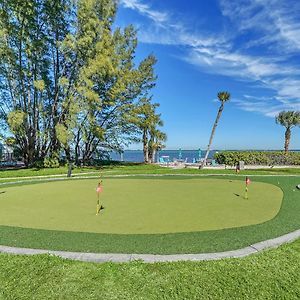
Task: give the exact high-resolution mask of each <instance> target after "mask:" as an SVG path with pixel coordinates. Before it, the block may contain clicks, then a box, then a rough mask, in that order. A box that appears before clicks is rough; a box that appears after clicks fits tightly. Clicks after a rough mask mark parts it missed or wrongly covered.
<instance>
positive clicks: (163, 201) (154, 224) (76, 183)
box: [0, 178, 283, 234]
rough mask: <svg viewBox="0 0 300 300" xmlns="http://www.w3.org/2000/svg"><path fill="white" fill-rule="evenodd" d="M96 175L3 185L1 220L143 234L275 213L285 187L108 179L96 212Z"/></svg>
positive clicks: (252, 220) (246, 221) (239, 222)
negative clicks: (245, 189)
mask: <svg viewBox="0 0 300 300" xmlns="http://www.w3.org/2000/svg"><path fill="white" fill-rule="evenodd" d="M96 186H97V180H96V179H93V180H92V179H86V180H72V181H55V182H48V183H40V184H31V185H24V186H15V187H6V188H2V192H1V194H0V225H8V226H18V227H26V228H39V229H50V230H64V231H80V232H96V233H118V234H141V233H173V232H192V231H204V230H217V229H223V228H231V227H241V226H246V225H253V224H258V223H262V222H265V221H267V220H270V219H272V218H273V217H275V215H276V214H277V213H278V211H279V210H280V206H281V201H282V198H283V193H282V191H281V189H280V188H278V187H276V186H275V185H272V184H267V183H262V182H252V183H251V185H250V187H249V199H244V188H245V186H244V182H243V181H238V180H225V179H206V178H205V179H199V178H198V179H195V178H193V179H105V180H104V191H103V193H102V194H101V204H102V205H103V206H104V209H103V210H101V212H100V214H99V215H98V216H96Z"/></svg>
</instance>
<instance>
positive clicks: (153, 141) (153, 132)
mask: <svg viewBox="0 0 300 300" xmlns="http://www.w3.org/2000/svg"><path fill="white" fill-rule="evenodd" d="M157 125H159V126H163V122H162V121H161V122H160V123H159V124H157ZM166 140H167V135H166V134H165V133H164V132H162V131H160V130H159V129H157V128H156V126H154V127H152V128H151V129H150V140H149V147H148V148H149V161H150V162H152V163H155V156H156V152H157V151H159V150H161V149H163V148H164V147H165V145H164V142H165V141H166Z"/></svg>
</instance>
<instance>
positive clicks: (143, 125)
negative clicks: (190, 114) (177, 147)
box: [134, 98, 166, 163]
mask: <svg viewBox="0 0 300 300" xmlns="http://www.w3.org/2000/svg"><path fill="white" fill-rule="evenodd" d="M158 106H159V104H158V103H151V98H142V99H141V100H140V103H139V105H138V106H137V108H136V110H135V114H136V118H135V119H136V120H135V122H134V123H135V124H136V125H137V127H138V128H139V130H140V131H141V133H142V139H141V141H142V143H143V152H144V162H145V163H149V162H150V163H151V162H152V158H154V156H153V152H154V155H155V152H156V150H157V149H158V148H159V144H160V143H162V142H163V141H165V139H166V137H165V136H164V133H162V132H161V131H159V130H158V129H157V126H159V127H160V126H163V122H162V120H161V115H160V114H157V113H156V112H155V110H156V108H157V107H158ZM156 144H157V145H156Z"/></svg>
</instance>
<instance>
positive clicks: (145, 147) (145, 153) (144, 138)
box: [143, 130, 149, 163]
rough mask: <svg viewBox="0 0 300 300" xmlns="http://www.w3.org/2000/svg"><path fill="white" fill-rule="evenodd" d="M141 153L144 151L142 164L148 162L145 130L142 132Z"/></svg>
mask: <svg viewBox="0 0 300 300" xmlns="http://www.w3.org/2000/svg"><path fill="white" fill-rule="evenodd" d="M143 151H144V162H145V163H148V162H149V152H148V136H147V130H144V132H143Z"/></svg>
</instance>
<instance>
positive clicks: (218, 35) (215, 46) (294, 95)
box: [120, 0, 300, 117]
mask: <svg viewBox="0 0 300 300" xmlns="http://www.w3.org/2000/svg"><path fill="white" fill-rule="evenodd" d="M219 1H220V8H221V12H222V14H223V16H224V17H226V18H229V19H230V21H231V22H232V24H233V29H232V31H233V32H230V35H229V34H228V33H225V32H224V31H222V30H220V32H213V33H208V32H204V31H201V30H198V31H196V30H195V29H194V28H193V29H190V28H188V27H187V26H186V25H185V23H183V21H181V20H180V21H179V20H178V19H175V17H174V14H171V13H169V12H166V11H162V12H161V11H157V10H155V9H153V8H152V7H151V6H150V5H148V4H146V3H145V2H142V0H120V3H121V4H122V5H123V6H124V7H126V8H130V9H133V10H135V11H137V12H139V13H140V14H141V15H143V16H146V17H147V18H148V19H150V20H151V21H152V24H150V25H149V23H147V26H141V27H140V28H139V35H140V36H139V40H141V41H142V42H144V43H155V44H162V45H173V46H176V45H178V46H184V47H183V48H184V50H183V51H185V55H183V56H182V57H180V59H183V60H185V61H186V62H188V63H190V64H193V65H195V66H198V67H199V68H201V69H202V70H204V71H205V72H208V73H214V74H221V75H226V76H230V77H232V78H235V79H239V80H246V81H248V82H250V83H254V82H255V83H256V84H257V83H258V84H259V85H260V87H261V90H262V91H263V89H264V91H266V90H268V93H267V94H268V95H269V94H273V95H272V96H270V97H269V96H263V97H253V96H251V95H245V96H244V97H243V98H242V99H239V100H237V99H236V100H235V101H233V103H235V105H237V106H238V107H239V108H240V109H243V110H246V111H251V112H259V113H262V114H264V115H266V116H270V117H273V116H274V115H276V114H277V113H278V112H279V111H280V110H286V109H289V110H293V109H295V110H296V109H300V101H299V100H298V99H299V96H300V78H299V75H300V73H299V72H300V71H299V70H300V68H298V66H297V65H294V64H293V63H291V61H290V55H292V54H294V52H295V51H296V50H299V49H300V39H299V36H300V24H299V22H297V15H300V2H298V1H297V2H295V6H291V5H286V4H285V3H286V2H285V1H277V0H219ZM171 16H172V17H171ZM247 31H254V32H255V33H256V35H257V38H256V39H255V40H252V41H249V42H247V41H246V42H245V43H244V44H242V45H239V48H237V46H236V44H235V39H236V38H238V37H239V36H241V35H244V34H245V32H247ZM258 46H259V47H265V48H266V49H268V51H265V52H266V54H265V55H263V54H261V53H263V52H259V53H260V55H258V54H257V53H258V52H257V51H256V52H253V51H251V48H252V47H258ZM181 49H182V47H181ZM270 49H271V50H270ZM264 50H265V49H264ZM283 50H284V54H283V52H282V51H283Z"/></svg>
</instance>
